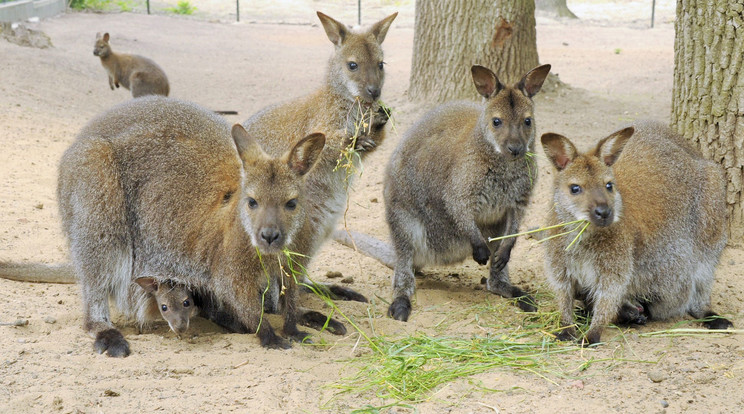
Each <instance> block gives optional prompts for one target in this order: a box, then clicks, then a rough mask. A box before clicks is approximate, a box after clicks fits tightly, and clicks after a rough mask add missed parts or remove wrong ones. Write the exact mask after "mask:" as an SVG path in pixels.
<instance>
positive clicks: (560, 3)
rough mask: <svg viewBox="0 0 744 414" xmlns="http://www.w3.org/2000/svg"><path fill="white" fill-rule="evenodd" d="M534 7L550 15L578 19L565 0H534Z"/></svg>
mask: <svg viewBox="0 0 744 414" xmlns="http://www.w3.org/2000/svg"><path fill="white" fill-rule="evenodd" d="M535 8H536V9H537V11H540V12H545V13H546V14H548V15H549V16H551V17H563V18H567V19H578V17H576V15H575V14H573V12H572V11H571V10H570V9H569V8H568V5H567V4H566V0H535Z"/></svg>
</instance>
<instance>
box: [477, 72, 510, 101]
mask: <svg viewBox="0 0 744 414" xmlns="http://www.w3.org/2000/svg"><path fill="white" fill-rule="evenodd" d="M470 73H472V74H473V83H474V84H475V89H476V90H477V91H478V93H479V94H481V96H483V97H484V98H486V99H488V98H490V97H491V96H493V95H494V94H496V93H498V92H499V91H500V90H502V89H504V86H503V85H502V84H501V82H499V79H498V78H497V77H496V74H495V73H493V71H492V70H491V69H488V68H487V67H484V66H480V65H473V66H472V67H471V68H470Z"/></svg>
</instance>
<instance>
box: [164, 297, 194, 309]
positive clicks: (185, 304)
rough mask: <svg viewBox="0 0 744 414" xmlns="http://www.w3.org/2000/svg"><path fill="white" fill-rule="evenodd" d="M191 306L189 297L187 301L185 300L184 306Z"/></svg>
mask: <svg viewBox="0 0 744 414" xmlns="http://www.w3.org/2000/svg"><path fill="white" fill-rule="evenodd" d="M163 306H165V305H163ZM189 306H191V302H189V300H188V299H186V300H185V301H183V307H184V308H188V307H189Z"/></svg>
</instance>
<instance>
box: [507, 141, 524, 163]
mask: <svg viewBox="0 0 744 414" xmlns="http://www.w3.org/2000/svg"><path fill="white" fill-rule="evenodd" d="M506 149H507V150H508V151H509V154H510V155H511V156H512V157H514V159H517V158H519V157H521V156H523V155H524V152H525V151H524V143H522V141H518V140H509V141H508V142H507V143H506Z"/></svg>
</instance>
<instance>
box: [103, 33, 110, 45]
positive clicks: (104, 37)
mask: <svg viewBox="0 0 744 414" xmlns="http://www.w3.org/2000/svg"><path fill="white" fill-rule="evenodd" d="M103 41H104V42H106V43H108V41H109V34H108V32H106V33H104V34H103Z"/></svg>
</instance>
